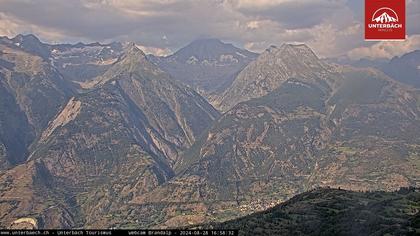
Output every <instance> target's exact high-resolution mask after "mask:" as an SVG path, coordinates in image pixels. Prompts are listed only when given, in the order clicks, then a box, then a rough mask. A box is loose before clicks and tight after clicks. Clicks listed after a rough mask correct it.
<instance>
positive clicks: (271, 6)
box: [0, 0, 420, 59]
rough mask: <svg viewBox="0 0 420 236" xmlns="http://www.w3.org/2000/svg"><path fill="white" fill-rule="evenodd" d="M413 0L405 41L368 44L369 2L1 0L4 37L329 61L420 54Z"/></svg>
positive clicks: (417, 0)
mask: <svg viewBox="0 0 420 236" xmlns="http://www.w3.org/2000/svg"><path fill="white" fill-rule="evenodd" d="M406 2H407V24H408V30H407V34H408V39H407V40H406V41H405V42H378V43H372V42H365V41H364V40H363V15H364V13H363V8H364V0H259V1H256V0H71V1H69V0H36V1H35V0H0V35H6V36H9V37H10V36H14V35H16V34H19V33H33V34H35V35H37V36H39V37H40V38H41V39H42V40H43V41H46V42H78V41H82V42H92V41H99V42H110V41H133V42H136V43H137V44H138V45H141V46H142V48H143V49H144V50H145V51H146V52H147V53H154V54H158V55H165V54H170V53H171V52H173V51H175V50H177V49H178V48H180V47H182V46H185V45H186V44H187V43H189V42H190V41H192V40H194V39H197V38H203V37H212V38H219V39H221V40H224V41H227V42H231V43H234V44H235V45H238V46H240V47H244V48H246V49H248V50H251V51H255V52H260V51H262V50H264V49H265V48H267V47H268V46H270V45H280V44H282V43H284V42H288V43H306V44H308V45H309V46H310V47H312V48H313V49H314V50H315V51H316V52H317V54H319V55H320V56H322V57H332V56H349V57H351V58H353V59H358V58H361V57H373V58H390V57H393V56H396V55H401V54H403V53H405V52H408V51H412V50H414V49H420V24H419V23H418V22H420V0H406Z"/></svg>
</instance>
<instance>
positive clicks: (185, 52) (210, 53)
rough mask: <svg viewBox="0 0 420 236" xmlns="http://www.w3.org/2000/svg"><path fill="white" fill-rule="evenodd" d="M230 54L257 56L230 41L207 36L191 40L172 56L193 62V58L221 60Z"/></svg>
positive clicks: (198, 60)
mask: <svg viewBox="0 0 420 236" xmlns="http://www.w3.org/2000/svg"><path fill="white" fill-rule="evenodd" d="M228 55H230V56H231V57H232V58H237V57H241V58H251V57H253V56H255V54H253V53H251V52H248V51H246V50H242V49H239V48H237V47H235V46H233V45H232V44H230V43H224V42H222V41H220V40H219V39H214V38H207V39H198V40H195V41H193V42H191V43H190V44H188V45H187V46H185V47H184V48H181V49H180V50H178V51H177V52H176V53H175V54H174V55H172V56H170V57H173V58H175V59H176V60H177V61H182V62H191V60H193V61H197V62H202V61H205V60H206V61H209V62H210V61H219V60H220V59H221V57H222V58H223V56H228Z"/></svg>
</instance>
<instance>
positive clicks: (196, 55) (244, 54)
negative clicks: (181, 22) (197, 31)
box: [151, 39, 257, 101]
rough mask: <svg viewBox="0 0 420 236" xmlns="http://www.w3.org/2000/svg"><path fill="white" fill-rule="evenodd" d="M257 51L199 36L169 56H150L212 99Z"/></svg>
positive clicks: (172, 73) (167, 70)
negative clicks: (253, 51)
mask: <svg viewBox="0 0 420 236" xmlns="http://www.w3.org/2000/svg"><path fill="white" fill-rule="evenodd" d="M256 56H257V54H256V53H252V52H249V51H247V50H244V49H239V48H237V47H235V46H233V45H232V44H227V43H223V42H222V41H220V40H218V39H199V40H195V41H193V42H192V43H190V44H188V45H187V46H185V47H183V48H181V49H179V50H178V51H177V52H175V53H174V54H173V55H170V56H167V57H151V58H152V61H154V62H155V63H156V64H157V65H159V66H160V67H161V68H162V69H163V70H165V71H166V72H168V73H169V74H170V75H171V76H172V77H173V78H174V79H176V80H178V81H181V82H183V83H185V84H187V85H189V86H191V87H192V88H194V89H196V90H197V91H198V92H200V93H201V94H203V95H204V96H206V97H207V98H208V100H209V101H213V98H214V96H215V94H219V93H221V92H223V91H224V89H225V88H226V87H228V86H229V85H230V83H231V82H232V81H233V80H234V78H235V77H236V75H237V73H239V71H240V70H242V68H243V67H245V66H246V65H247V64H248V63H249V62H251V61H253V60H254V59H255V58H256Z"/></svg>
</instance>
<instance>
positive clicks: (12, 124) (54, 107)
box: [0, 39, 72, 168]
mask: <svg viewBox="0 0 420 236" xmlns="http://www.w3.org/2000/svg"><path fill="white" fill-rule="evenodd" d="M28 40H29V39H26V40H23V39H22V45H27V44H29V43H24V42H27V41H28ZM13 42H14V41H11V40H4V39H2V40H1V41H0V50H1V53H0V91H1V93H0V98H1V99H0V106H1V111H0V120H1V122H0V137H1V138H0V140H1V141H0V142H1V143H2V144H3V146H4V150H5V151H4V153H5V155H6V159H7V162H8V163H9V164H12V165H15V164H18V163H22V162H23V161H25V160H26V157H27V155H28V149H29V145H30V144H31V143H32V142H33V141H34V140H35V139H36V137H37V136H38V135H39V134H40V133H41V132H42V130H43V129H44V128H46V126H47V125H48V122H49V121H50V119H52V118H53V117H54V116H55V114H56V113H57V112H58V111H59V110H60V109H61V108H62V106H64V104H65V103H66V102H67V99H68V98H69V97H70V96H71V94H72V89H71V86H70V85H69V84H67V82H66V81H65V80H64V79H63V77H62V76H61V74H60V73H59V72H58V71H57V70H56V69H55V68H54V67H52V66H51V65H50V64H49V62H48V61H46V60H45V59H44V58H42V57H41V56H39V55H36V54H32V52H31V50H29V49H27V47H29V46H26V47H25V48H21V47H20V46H21V45H20V44H19V43H13ZM16 44H18V45H19V46H18V45H16ZM29 45H31V44H29ZM38 49H39V48H38ZM39 50H40V49H39ZM35 51H37V50H35ZM3 167H4V166H2V167H0V168H3Z"/></svg>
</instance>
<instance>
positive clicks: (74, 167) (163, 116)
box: [5, 45, 219, 227]
mask: <svg viewBox="0 0 420 236" xmlns="http://www.w3.org/2000/svg"><path fill="white" fill-rule="evenodd" d="M218 116H219V113H218V112H217V111H216V110H215V109H214V108H213V107H212V106H211V105H209V104H208V103H207V102H206V101H205V99H203V98H202V97H201V96H199V95H198V94H197V93H195V92H194V91H192V90H191V89H188V88H184V87H182V86H180V85H178V84H177V83H176V82H174V81H172V80H170V79H169V76H168V75H166V74H165V73H164V72H163V71H161V70H160V69H159V68H158V67H156V66H155V65H154V64H152V63H150V62H149V61H148V60H147V58H146V57H145V55H144V53H143V52H141V51H140V50H139V49H137V48H136V47H135V46H134V45H130V46H129V47H128V48H126V49H125V53H124V55H123V56H121V57H120V58H119V61H118V62H116V63H115V64H114V65H113V66H112V67H111V68H109V70H108V71H107V72H105V73H104V74H103V75H102V76H99V77H96V78H94V79H92V80H90V81H86V82H85V83H84V90H83V91H81V93H78V94H74V96H73V97H71V98H69V99H68V101H67V104H65V105H64V106H63V108H62V109H61V110H60V111H59V112H57V114H56V115H55V117H53V118H51V119H50V121H49V123H48V125H47V126H46V128H45V129H44V130H43V132H42V133H41V134H40V135H39V138H38V139H37V140H38V141H37V143H36V144H34V145H33V146H32V150H33V151H32V152H31V154H30V157H29V162H27V163H25V164H23V165H21V166H19V168H22V169H28V168H30V167H29V166H28V165H29V163H31V162H36V163H38V162H42V164H43V166H45V172H46V173H48V176H49V178H50V179H51V181H53V182H54V183H55V184H54V185H53V188H51V189H48V186H47V190H45V192H48V191H58V192H60V193H64V192H68V191H69V190H71V191H70V192H71V201H70V202H68V201H64V200H63V199H61V198H54V197H52V199H53V200H54V202H58V203H59V204H61V205H62V206H63V207H62V209H59V210H57V211H56V212H55V213H54V214H60V215H61V214H64V213H65V212H66V211H69V212H70V213H69V215H68V216H66V217H68V221H69V223H68V224H69V226H71V227H76V226H82V225H83V226H85V227H109V225H110V221H109V219H107V215H108V214H109V212H110V211H111V210H112V211H115V210H119V209H122V208H124V205H126V204H127V202H128V201H130V200H131V199H133V198H134V197H137V196H141V195H143V194H145V193H147V192H149V191H151V190H153V189H154V188H156V187H157V186H159V185H161V184H163V183H164V182H166V181H168V179H170V178H171V177H173V176H174V172H173V170H172V166H173V165H174V164H175V163H176V162H178V161H179V152H180V151H182V150H183V149H186V148H187V147H189V146H190V145H191V144H192V143H193V142H194V141H195V139H196V138H197V137H198V136H199V135H200V134H201V133H202V132H203V131H204V130H205V129H206V128H208V126H209V125H210V123H211V122H212V121H213V120H214V119H216V118H218ZM16 168H18V167H16ZM16 168H13V169H12V170H10V171H18V172H20V171H19V169H16ZM22 175H23V176H25V178H30V177H28V176H26V175H25V174H22ZM29 185H30V186H27V187H19V186H14V187H13V188H14V189H15V190H14V191H16V192H19V191H26V189H27V188H28V191H32V194H34V195H35V197H40V196H39V195H37V194H40V193H39V192H36V191H35V189H31V186H32V187H35V186H34V185H33V184H31V183H29ZM13 200H14V201H15V202H17V203H18V205H19V206H18V207H17V208H8V209H9V210H10V211H8V215H9V216H10V218H13V217H15V218H17V217H18V216H19V214H20V213H19V212H24V211H25V210H24V209H22V207H24V205H25V204H24V203H22V202H21V201H20V200H19V198H18V197H16V198H15V199H13ZM9 204H11V203H9ZM48 209H49V205H48V204H42V203H40V204H39V205H37V210H31V209H29V210H27V214H29V215H34V216H36V218H37V219H42V220H44V221H45V226H44V227H62V225H61V223H60V222H58V221H51V220H48V219H52V218H54V217H53V216H54V214H53V213H51V212H48V211H47V210H48ZM63 217H64V216H63ZM8 219H9V218H8ZM5 223H7V222H6V221H5ZM66 224H67V223H66Z"/></svg>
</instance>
